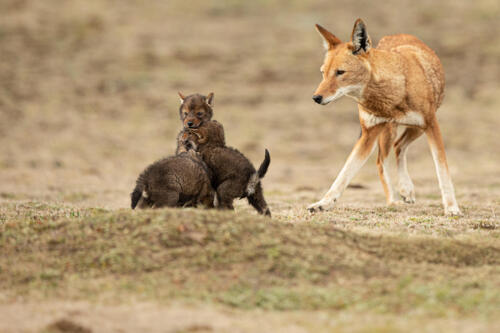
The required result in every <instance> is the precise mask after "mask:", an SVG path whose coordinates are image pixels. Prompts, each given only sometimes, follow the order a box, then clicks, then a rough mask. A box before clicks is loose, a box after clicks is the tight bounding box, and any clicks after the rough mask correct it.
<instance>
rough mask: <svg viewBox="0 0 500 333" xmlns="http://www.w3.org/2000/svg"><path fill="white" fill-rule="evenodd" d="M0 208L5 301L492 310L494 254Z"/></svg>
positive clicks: (235, 218)
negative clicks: (150, 301) (181, 301)
mask: <svg viewBox="0 0 500 333" xmlns="http://www.w3.org/2000/svg"><path fill="white" fill-rule="evenodd" d="M2 208H3V209H2V211H5V212H10V213H7V214H3V215H2V220H3V221H2V222H1V227H0V252H1V253H2V256H1V257H0V290H2V291H3V297H4V298H6V299H9V298H14V297H18V296H29V297H32V298H33V297H34V298H41V299H42V298H59V297H64V298H71V299H90V300H94V299H112V300H117V299H119V300H124V299H128V298H132V297H133V298H134V299H137V298H139V299H146V300H147V299H154V300H160V301H161V300H167V301H168V300H172V299H188V300H189V299H192V300H203V301H210V302H216V303H222V304H228V305H231V306H235V307H241V308H256V307H257V308H265V309H278V310H288V309H304V310H312V309H345V308H350V309H359V310H367V309H369V310H373V311H377V312H390V313H400V312H411V311H418V312H424V313H432V314H433V315H444V314H449V313H455V314H467V315H472V314H477V313H481V314H483V315H487V316H488V315H489V314H492V313H493V311H494V310H495V309H497V308H498V305H499V304H500V293H499V292H498V267H499V264H500V250H499V249H498V248H495V247H492V246H490V245H482V244H480V243H479V242H478V243H473V242H460V241H456V240H453V239H436V238H432V237H422V236H418V237H408V235H406V236H404V237H396V236H394V235H392V236H387V237H384V236H377V237H375V236H370V235H361V234H356V233H353V232H348V231H345V230H340V229H337V228H335V227H333V226H332V225H331V224H330V223H313V222H311V223H285V222H278V221H274V220H271V219H267V218H262V217H260V216H255V215H249V214H235V213H233V212H218V211H213V210H210V211H208V210H176V209H172V210H153V211H151V210H150V211H130V210H123V211H117V212H108V211H104V210H96V209H79V210H71V209H69V208H65V207H58V206H49V205H43V204H37V203H28V204H24V205H20V204H17V205H16V207H10V206H9V204H5V205H3V207H2ZM472 312H474V313H472Z"/></svg>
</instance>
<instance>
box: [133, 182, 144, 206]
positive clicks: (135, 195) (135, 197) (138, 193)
mask: <svg viewBox="0 0 500 333" xmlns="http://www.w3.org/2000/svg"><path fill="white" fill-rule="evenodd" d="M130 197H131V199H132V203H131V205H130V206H131V207H132V209H134V208H135V206H137V203H138V202H139V200H141V198H142V190H141V188H140V186H139V185H136V187H135V189H134V191H133V192H132V193H130Z"/></svg>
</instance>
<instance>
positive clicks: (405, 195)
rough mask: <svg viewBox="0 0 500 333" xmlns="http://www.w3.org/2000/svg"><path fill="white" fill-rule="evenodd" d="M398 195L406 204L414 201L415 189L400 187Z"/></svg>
mask: <svg viewBox="0 0 500 333" xmlns="http://www.w3.org/2000/svg"><path fill="white" fill-rule="evenodd" d="M399 195H400V196H401V199H402V200H403V202H405V203H408V204H414V203H415V191H414V190H413V189H407V188H401V189H400V190H399Z"/></svg>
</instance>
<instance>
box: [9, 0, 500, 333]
mask: <svg viewBox="0 0 500 333" xmlns="http://www.w3.org/2000/svg"><path fill="white" fill-rule="evenodd" d="M499 14H500V5H499V4H498V1H488V0H480V1H474V2H469V1H440V2H436V1H428V0H423V1H418V2H415V1H386V2H384V3H376V4H375V3H372V2H369V1H361V2H358V3H355V2H352V1H335V2H333V1H312V2H302V1H232V0H225V1H219V2H206V1H168V2H167V1H165V2H142V1H106V2H105V1H72V2H60V1H55V0H47V1H43V2H42V1H34V0H33V1H30V0H23V1H7V0H5V1H0V17H1V19H0V60H1V61H0V184H1V185H0V332H4V331H5V332H18V331H26V332H38V331H55V332H58V331H68V332H69V331H80V332H86V331H92V332H110V331H116V332H136V331H146V330H147V331H152V332H154V331H162V332H165V331H166V332H210V331H214V332H219V331H221V332H256V331H273V332H274V331H283V332H295V331H296V332H303V331H307V332H321V331H325V332H326V331H339V332H344V331H346V332H348V331H360V332H373V331H380V332H393V331H405V332H408V331H415V332H422V331H437V330H440V331H449V332H457V331H458V332H460V331H463V332H481V331H484V332H491V331H495V330H498V329H499V325H500V322H499V321H498V318H499V309H500V275H499V274H500V268H499V267H500V266H499V261H498V258H499V257H500V256H499V255H498V253H499V251H500V240H499V238H500V232H499V230H500V229H499V228H500V218H499V215H500V170H499V163H500V144H499V139H500V135H499V133H498V126H499V125H500V120H499V118H498V109H499V106H500V86H499V84H498V78H499V77H500V63H499V61H498V59H499V57H500V37H499V36H500V24H499V23H498V16H499ZM357 17H362V18H363V19H364V20H365V21H366V23H367V26H368V30H369V33H370V35H371V37H372V40H373V41H374V43H375V44H376V43H377V41H378V40H379V39H380V38H381V37H382V36H384V35H387V34H392V33H400V32H406V33H412V34H415V35H417V36H418V37H420V38H421V39H422V40H424V41H425V42H426V43H427V44H428V45H430V46H431V47H432V48H433V49H434V50H435V51H436V53H437V54H438V55H439V56H440V57H441V59H442V61H443V65H444V67H445V72H446V76H447V90H446V95H447V96H446V98H445V101H444V103H443V105H442V107H441V108H440V109H439V111H438V118H439V120H440V124H441V128H442V132H443V136H444V140H445V144H446V151H447V154H448V162H449V165H450V171H451V174H452V177H453V180H454V184H455V188H456V193H457V200H458V202H459V205H460V207H461V209H462V211H463V212H464V216H463V217H460V218H449V217H445V216H444V215H443V210H442V207H441V199H440V194H439V188H438V184H437V178H436V175H435V171H434V166H433V163H432V159H431V155H430V152H429V149H428V147H427V143H426V141H425V139H424V138H421V139H419V140H418V141H417V142H416V143H415V144H413V145H412V146H411V148H410V152H409V156H408V160H409V171H410V174H411V176H412V179H413V181H414V183H415V186H416V192H417V203H416V204H414V205H399V206H394V207H386V206H385V200H384V194H383V190H382V187H381V185H380V182H379V180H378V175H377V172H376V167H375V161H374V158H371V159H370V160H369V161H368V163H367V165H366V166H365V167H364V168H363V169H362V171H361V172H360V174H359V175H358V176H357V177H356V178H355V179H354V181H353V183H354V184H358V185H360V186H358V188H348V189H347V190H346V192H345V194H344V196H343V197H342V198H341V200H340V201H339V202H338V205H337V207H336V208H335V209H334V210H332V211H331V212H326V213H322V214H316V215H309V214H308V213H307V212H306V210H305V207H307V205H308V204H310V203H312V202H314V201H316V200H318V199H319V198H321V196H322V195H323V194H324V192H325V191H326V190H327V189H328V187H329V186H330V184H331V183H332V182H333V180H334V179H335V176H336V174H337V173H338V172H339V170H340V169H341V167H342V165H343V163H344V161H345V159H346V158H347V156H348V154H349V152H350V150H351V148H352V146H353V145H354V143H355V141H356V139H357V137H358V134H359V124H358V119H357V111H356V105H355V103H354V102H353V101H351V100H348V99H342V100H340V101H338V102H336V103H335V104H331V105H328V106H326V107H322V106H318V105H315V104H314V103H313V102H312V100H311V95H312V92H313V91H314V89H315V87H316V85H317V84H318V83H319V81H320V74H319V66H320V65H321V62H322V60H323V49H322V45H321V39H320V37H319V36H318V35H317V33H316V32H315V31H314V23H321V24H323V25H324V26H326V27H328V28H329V29H330V30H331V31H333V32H334V33H336V34H337V36H338V37H339V38H341V39H347V38H348V37H349V36H350V33H351V29H352V24H353V22H354V20H355V19H356V18H357ZM178 90H181V91H182V92H183V93H185V94H190V93H193V92H200V93H205V94H206V93H208V92H210V91H213V92H215V109H214V113H215V117H214V118H215V119H217V120H219V121H221V122H222V123H223V124H224V127H225V130H226V139H227V142H228V143H229V144H230V145H232V146H234V147H237V148H238V149H239V150H241V151H242V152H244V153H245V154H246V155H247V156H249V158H250V159H251V160H252V161H253V162H254V164H258V163H260V161H261V160H262V159H263V156H264V148H268V149H269V151H270V152H271V158H272V162H271V167H270V170H269V172H268V174H267V175H266V178H265V180H264V187H265V195H266V198H267V200H268V202H269V204H270V208H271V211H272V213H273V219H272V220H270V221H269V220H266V219H261V218H260V217H257V215H256V213H255V212H254V211H253V210H252V209H251V208H250V207H249V206H248V205H247V204H246V202H244V201H241V202H238V203H237V205H236V212H235V213H218V212H207V211H203V210H182V211H181V210H162V211H160V212H139V213H136V212H130V210H129V209H128V207H129V193H130V191H131V190H132V188H133V184H134V181H135V178H136V177H137V175H138V174H139V172H140V171H141V170H142V169H143V168H144V167H145V166H146V165H147V164H149V163H150V162H152V161H154V160H156V159H158V158H160V157H162V156H165V155H169V154H172V153H173V151H174V146H175V136H176V133H177V132H178V130H179V129H180V126H181V125H180V121H179V120H178V114H177V110H178V97H177V91H178ZM392 171H394V170H392ZM392 174H393V175H394V177H393V178H394V183H397V182H396V179H395V176H396V174H395V172H392ZM145 221H152V222H151V224H148V225H146V226H145V225H143V224H144V223H145ZM115 224H116V225H115ZM180 225H182V226H183V227H182V228H180V227H179V226H180ZM213 226H216V227H217V228H215V227H213ZM185 228H187V229H188V230H189V232H187V234H186V233H183V232H181V231H180V230H184V229H185ZM158 235H163V236H161V237H159V236H158ZM227 235H229V236H227ZM162 237H163V238H162ZM172 237H173V238H172ZM176 237H179V238H176ZM227 237H229V238H227ZM231 237H232V239H233V240H231ZM169 242H174V243H175V244H178V246H175V247H170V246H169V245H168V244H170V243H169ZM165 244H167V245H165ZM227 258H229V259H227ZM159 263H161V265H160V264H159ZM160 266H161V267H160ZM63 319H64V320H66V321H67V322H66V323H65V322H63V323H62V324H61V323H60V322H59V323H58V321H60V320H63ZM68 322H69V323H68ZM71 323H74V324H73V326H71V325H72V324H71Z"/></svg>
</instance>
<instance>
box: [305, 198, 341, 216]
mask: <svg viewBox="0 0 500 333" xmlns="http://www.w3.org/2000/svg"><path fill="white" fill-rule="evenodd" d="M335 201H337V200H331V201H326V200H320V201H318V202H315V203H313V204H312V205H309V206H308V207H307V210H308V211H309V213H316V212H323V211H328V210H330V209H332V208H333V206H334V204H335Z"/></svg>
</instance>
